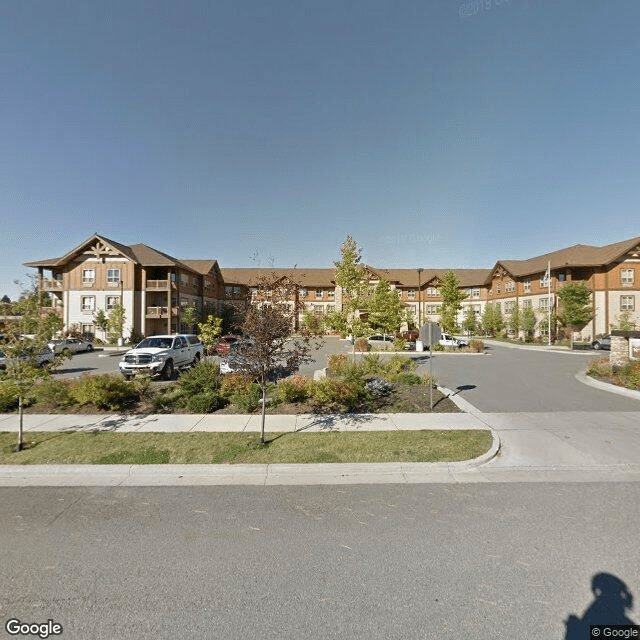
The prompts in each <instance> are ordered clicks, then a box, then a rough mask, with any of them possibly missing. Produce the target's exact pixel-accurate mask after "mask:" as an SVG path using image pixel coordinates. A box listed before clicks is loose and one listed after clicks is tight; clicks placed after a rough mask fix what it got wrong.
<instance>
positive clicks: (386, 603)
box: [0, 483, 640, 640]
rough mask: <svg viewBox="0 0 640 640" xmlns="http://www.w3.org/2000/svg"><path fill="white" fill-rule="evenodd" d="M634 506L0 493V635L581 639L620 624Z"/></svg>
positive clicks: (603, 499)
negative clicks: (600, 583) (595, 585)
mask: <svg viewBox="0 0 640 640" xmlns="http://www.w3.org/2000/svg"><path fill="white" fill-rule="evenodd" d="M639 504H640V483H602V484H587V483H577V484H571V483H567V484H547V483H530V484H529V483H527V484H519V483H513V484H483V485H439V484H429V485H413V486H399V485H385V486H351V487H344V486H342V487H286V488H284V487H190V488H175V487H172V488H126V489H125V488H113V489H107V488H37V489H36V488H19V489H8V488H4V489H1V490H0V513H1V514H2V515H1V517H0V545H1V548H2V549H3V554H2V562H1V563H0V584H1V585H2V586H1V587H0V603H1V609H2V615H3V620H2V624H3V625H4V623H5V621H6V620H8V619H9V618H12V617H13V618H18V619H19V620H21V621H23V622H44V621H46V620H47V619H52V620H54V622H57V623H60V624H62V625H63V635H62V636H61V637H62V638H65V639H66V638H69V639H72V638H77V639H81V640H86V639H87V638H91V639H92V640H100V639H104V640H119V639H128V638H136V639H140V638H143V639H144V638H172V639H174V638H229V639H235V638H238V639H243V640H244V639H246V638H261V639H265V638H274V639H275V638H277V639H289V638H291V639H295V640H301V639H304V638H314V639H324V638H341V639H342V638H354V639H360V638H362V639H366V640H376V639H385V640H388V639H396V638H398V639H400V638H402V639H407V638H427V639H434V640H436V639H437V640H454V639H455V640H460V639H461V638H465V639H466V638H469V639H473V640H485V639H486V640H496V639H498V640H501V639H505V640H513V639H514V638H517V639H518V640H540V639H541V638H544V639H545V640H549V639H554V638H558V639H560V638H565V625H564V621H565V620H566V619H567V618H568V617H569V616H570V615H571V614H574V615H576V616H577V617H578V618H581V617H582V616H583V613H584V612H585V610H586V609H587V608H588V607H591V609H592V618H591V620H590V622H591V623H593V624H595V623H612V622H615V621H619V620H620V617H619V616H620V615H621V614H622V613H623V612H624V606H623V603H622V602H621V596H620V589H619V588H617V589H613V588H612V583H613V582H615V580H619V581H622V583H624V586H625V587H626V589H627V590H628V591H629V592H630V595H631V596H632V597H633V598H637V597H638V594H639V593H640V549H639V547H638V544H637V531H638V529H639V528H640V511H639V507H638V505H639ZM601 572H606V573H608V574H610V575H611V576H612V577H610V578H608V579H607V580H605V581H604V582H605V584H606V587H605V589H604V591H603V593H602V595H601V598H600V599H599V600H597V601H596V600H595V599H594V594H593V592H592V591H591V581H592V579H593V577H594V576H595V575H596V574H599V573H601ZM603 612H604V613H603ZM627 615H628V616H629V617H630V618H631V619H632V620H636V621H637V619H638V617H639V616H638V614H637V607H636V609H635V610H633V609H632V610H631V611H627ZM2 633H4V635H2V636H1V637H9V636H8V634H7V633H6V632H4V630H3V631H1V632H0V634H2ZM567 637H568V638H569V640H578V638H588V637H589V636H588V634H587V635H569V636H567Z"/></svg>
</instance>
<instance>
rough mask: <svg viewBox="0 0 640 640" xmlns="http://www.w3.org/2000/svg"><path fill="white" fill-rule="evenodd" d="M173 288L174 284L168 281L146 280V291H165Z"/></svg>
mask: <svg viewBox="0 0 640 640" xmlns="http://www.w3.org/2000/svg"><path fill="white" fill-rule="evenodd" d="M170 286H171V288H175V282H170V281H169V280H147V290H153V291H162V290H163V289H164V290H165V291H166V290H167V289H168V288H169V287H170Z"/></svg>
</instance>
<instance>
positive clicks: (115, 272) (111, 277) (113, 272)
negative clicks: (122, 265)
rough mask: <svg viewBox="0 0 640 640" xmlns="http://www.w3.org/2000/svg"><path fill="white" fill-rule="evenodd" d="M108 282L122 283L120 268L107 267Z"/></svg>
mask: <svg viewBox="0 0 640 640" xmlns="http://www.w3.org/2000/svg"><path fill="white" fill-rule="evenodd" d="M107 284H120V269H107Z"/></svg>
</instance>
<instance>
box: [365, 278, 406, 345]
mask: <svg viewBox="0 0 640 640" xmlns="http://www.w3.org/2000/svg"><path fill="white" fill-rule="evenodd" d="M367 306H368V309H369V324H370V325H371V326H372V327H374V328H377V329H381V330H382V332H383V333H385V334H387V333H389V334H395V333H397V332H398V331H400V326H401V325H402V320H403V318H404V315H405V306H404V304H402V300H400V297H399V296H398V292H397V290H396V289H392V288H391V285H390V284H389V281H388V280H385V278H380V280H379V281H378V284H377V285H376V286H375V288H374V289H373V292H372V294H371V297H370V298H369V300H368V305H367Z"/></svg>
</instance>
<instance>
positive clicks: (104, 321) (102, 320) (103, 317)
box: [93, 309, 109, 341]
mask: <svg viewBox="0 0 640 640" xmlns="http://www.w3.org/2000/svg"><path fill="white" fill-rule="evenodd" d="M93 323H94V324H95V325H96V327H98V329H100V330H101V331H102V334H103V338H104V339H105V341H106V339H107V329H108V328H109V318H107V314H106V313H105V312H104V310H103V309H100V311H98V313H96V315H95V316H94V318H93Z"/></svg>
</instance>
